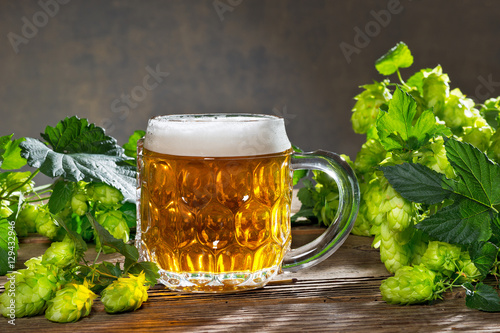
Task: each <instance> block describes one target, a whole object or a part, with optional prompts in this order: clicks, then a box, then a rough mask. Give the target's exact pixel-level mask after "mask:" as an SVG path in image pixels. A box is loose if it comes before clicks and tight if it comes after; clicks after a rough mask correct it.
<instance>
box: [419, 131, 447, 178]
mask: <svg viewBox="0 0 500 333" xmlns="http://www.w3.org/2000/svg"><path fill="white" fill-rule="evenodd" d="M430 148H431V150H430V151H425V152H423V154H422V156H421V157H420V158H418V159H417V160H416V162H417V163H419V164H422V165H425V166H426V167H428V168H431V169H432V170H434V171H436V172H439V173H442V174H444V175H445V176H446V177H448V178H455V171H453V168H452V166H451V164H450V162H449V161H448V158H446V148H445V146H444V140H443V138H438V139H435V140H434V141H433V142H432V143H431V145H430Z"/></svg>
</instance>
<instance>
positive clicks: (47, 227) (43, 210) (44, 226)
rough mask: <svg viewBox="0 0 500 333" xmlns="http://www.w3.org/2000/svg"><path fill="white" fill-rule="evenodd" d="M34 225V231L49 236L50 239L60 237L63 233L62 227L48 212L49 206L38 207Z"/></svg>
mask: <svg viewBox="0 0 500 333" xmlns="http://www.w3.org/2000/svg"><path fill="white" fill-rule="evenodd" d="M35 226H36V232H38V233H39V234H40V235H42V236H45V237H48V238H50V239H51V240H57V239H60V238H62V236H63V235H64V229H63V228H61V227H59V226H58V225H57V223H56V220H55V219H54V217H53V216H52V214H50V212H49V208H48V207H47V206H46V205H45V206H40V207H39V208H38V215H37V216H36V219H35Z"/></svg>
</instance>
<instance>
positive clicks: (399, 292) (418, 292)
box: [380, 265, 440, 304]
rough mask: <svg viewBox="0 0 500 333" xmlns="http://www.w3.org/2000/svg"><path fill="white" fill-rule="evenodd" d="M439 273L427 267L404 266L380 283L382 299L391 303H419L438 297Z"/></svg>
mask: <svg viewBox="0 0 500 333" xmlns="http://www.w3.org/2000/svg"><path fill="white" fill-rule="evenodd" d="M437 278H438V275H436V273H434V272H433V271H431V270H430V269H428V268H427V267H425V266H424V265H418V266H404V267H401V268H400V269H399V270H398V271H397V272H396V274H395V275H394V276H392V277H390V278H388V279H386V280H384V281H383V282H382V284H381V285H380V292H381V294H382V299H383V300H384V301H385V302H387V303H389V304H418V303H424V302H428V301H432V300H434V299H436V298H438V294H439V286H440V284H439V283H437V282H436V279H437Z"/></svg>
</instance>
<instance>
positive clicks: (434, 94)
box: [422, 66, 450, 115]
mask: <svg viewBox="0 0 500 333" xmlns="http://www.w3.org/2000/svg"><path fill="white" fill-rule="evenodd" d="M422 73H423V79H422V97H423V98H424V100H425V101H426V102H427V108H431V109H433V110H434V113H435V114H436V115H437V114H439V113H440V112H441V111H442V110H443V108H444V106H445V101H446V98H447V97H448V95H449V93H450V86H449V82H450V79H449V77H448V75H447V74H443V70H442V68H441V66H436V68H434V69H432V70H431V71H428V70H424V71H422Z"/></svg>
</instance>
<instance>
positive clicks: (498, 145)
mask: <svg viewBox="0 0 500 333" xmlns="http://www.w3.org/2000/svg"><path fill="white" fill-rule="evenodd" d="M488 157H489V158H491V159H492V160H493V161H495V162H497V163H500V129H497V131H496V132H495V134H493V136H492V137H491V144H490V148H489V149H488Z"/></svg>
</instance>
